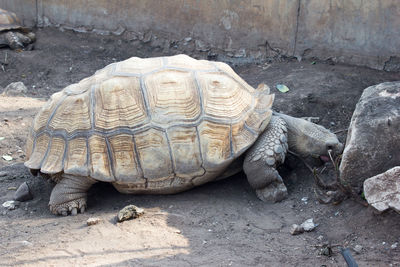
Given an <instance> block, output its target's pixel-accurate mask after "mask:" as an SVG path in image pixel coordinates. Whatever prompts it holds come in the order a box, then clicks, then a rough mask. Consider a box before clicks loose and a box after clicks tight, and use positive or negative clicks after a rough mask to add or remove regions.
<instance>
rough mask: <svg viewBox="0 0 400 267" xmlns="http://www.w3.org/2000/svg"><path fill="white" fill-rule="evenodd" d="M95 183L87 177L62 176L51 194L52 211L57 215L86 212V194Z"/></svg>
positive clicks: (50, 204) (50, 205)
mask: <svg viewBox="0 0 400 267" xmlns="http://www.w3.org/2000/svg"><path fill="white" fill-rule="evenodd" d="M55 180H57V179H55ZM95 182H96V181H95V180H94V179H92V178H89V177H85V176H74V175H67V174H62V177H61V179H60V180H58V183H57V184H56V185H55V186H54V189H53V191H52V192H51V196H50V202H49V207H50V211H51V212H52V213H53V214H56V215H69V214H70V215H77V214H78V212H80V213H83V212H85V210H86V198H87V193H86V192H87V190H89V188H90V187H91V186H92V185H93V184H94V183H95Z"/></svg>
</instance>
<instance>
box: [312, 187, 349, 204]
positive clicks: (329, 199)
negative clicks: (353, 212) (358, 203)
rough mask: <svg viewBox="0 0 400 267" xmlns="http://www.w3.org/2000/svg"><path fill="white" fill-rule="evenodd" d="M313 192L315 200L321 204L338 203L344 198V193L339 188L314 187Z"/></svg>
mask: <svg viewBox="0 0 400 267" xmlns="http://www.w3.org/2000/svg"><path fill="white" fill-rule="evenodd" d="M314 193H315V196H316V197H317V200H318V201H319V202H320V203H322V204H331V203H332V204H339V203H340V202H342V201H343V200H344V199H345V198H346V195H345V194H344V193H343V192H342V191H341V190H339V189H337V190H323V189H321V188H314Z"/></svg>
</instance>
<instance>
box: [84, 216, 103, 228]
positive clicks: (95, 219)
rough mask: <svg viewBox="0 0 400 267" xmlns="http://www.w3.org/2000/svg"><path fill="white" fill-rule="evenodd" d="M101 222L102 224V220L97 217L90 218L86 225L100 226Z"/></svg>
mask: <svg viewBox="0 0 400 267" xmlns="http://www.w3.org/2000/svg"><path fill="white" fill-rule="evenodd" d="M99 222H101V219H100V218H97V217H96V218H89V219H87V221H86V224H87V225H88V226H91V225H95V224H98V223H99Z"/></svg>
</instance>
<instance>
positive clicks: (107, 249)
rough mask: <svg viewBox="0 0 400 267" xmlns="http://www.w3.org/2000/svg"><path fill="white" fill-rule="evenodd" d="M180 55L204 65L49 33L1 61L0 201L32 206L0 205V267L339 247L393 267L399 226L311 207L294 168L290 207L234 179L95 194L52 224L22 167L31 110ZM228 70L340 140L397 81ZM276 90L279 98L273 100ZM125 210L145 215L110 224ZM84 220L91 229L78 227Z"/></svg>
mask: <svg viewBox="0 0 400 267" xmlns="http://www.w3.org/2000/svg"><path fill="white" fill-rule="evenodd" d="M181 52H185V53H187V54H189V55H192V56H196V57H198V58H206V57H207V54H199V53H196V51H193V46H192V48H190V47H189V48H188V47H172V48H170V49H169V50H168V51H166V50H165V48H158V47H151V46H150V45H146V44H142V43H140V42H138V41H129V40H128V38H125V36H124V35H123V36H101V35H90V34H79V33H74V32H70V31H65V32H61V31H59V30H57V29H41V30H38V31H37V43H36V45H35V49H34V50H32V51H22V52H18V51H10V50H7V49H1V50H0V64H1V66H2V68H1V69H0V92H1V91H2V89H1V87H3V88H5V87H6V86H7V85H8V84H9V83H11V82H16V81H22V82H23V83H24V84H25V85H26V86H27V88H28V93H27V94H26V96H19V97H4V96H2V97H0V126H1V127H0V137H1V138H0V139H1V140H0V156H2V155H9V156H12V158H13V160H11V161H6V160H4V159H2V158H0V202H1V203H3V202H5V201H7V200H11V199H12V198H13V195H14V193H15V188H16V187H18V186H19V185H20V184H21V183H23V182H25V181H27V182H28V184H29V186H30V188H31V191H32V194H33V196H34V198H33V200H30V201H27V202H22V203H21V204H20V206H19V207H18V208H16V209H15V210H7V209H5V208H3V207H1V206H0V265H1V266H3V265H5V266H8V265H10V266H67V265H68V266H85V265H89V266H294V265H298V266H345V261H344V260H343V258H342V256H341V255H340V253H339V251H340V249H341V248H350V251H351V253H352V255H353V257H354V258H355V260H356V261H357V263H358V264H359V266H400V215H398V214H396V213H393V212H389V213H385V214H381V215H377V214H374V212H373V211H372V210H371V209H369V208H366V207H364V206H363V205H361V204H360V203H359V202H357V201H354V200H352V199H350V198H348V199H346V200H345V201H343V202H342V203H340V204H338V205H333V204H329V205H323V204H320V203H319V202H318V201H317V198H316V196H315V194H314V187H315V185H314V179H313V175H312V174H311V172H310V171H309V170H308V169H307V168H306V167H304V165H303V164H302V163H301V162H295V163H294V164H291V165H290V166H283V167H282V168H281V170H280V172H281V174H282V176H283V178H284V180H285V183H286V184H287V186H288V191H289V197H288V199H286V200H284V201H282V202H280V203H276V204H266V203H263V202H261V201H260V200H258V199H257V197H256V195H255V193H254V191H253V190H252V189H251V188H250V186H249V184H248V182H247V180H246V178H245V176H244V175H243V174H242V173H241V174H238V175H235V176H234V177H231V178H228V179H225V180H221V181H218V182H214V183H209V184H206V185H204V186H200V187H198V188H195V189H192V190H190V191H187V192H184V193H180V194H176V195H166V196H154V195H153V196H152V195H145V196H135V195H123V194H119V193H118V192H117V191H116V190H115V189H114V188H113V187H112V186H111V185H109V184H105V183H98V184H96V185H95V186H93V187H92V188H91V189H90V191H89V198H88V210H87V212H86V213H84V214H78V215H77V216H68V217H62V216H54V215H52V214H51V213H50V212H49V210H48V207H47V204H48V201H49V196H50V192H51V189H52V187H53V186H54V185H53V184H51V183H49V182H48V181H46V180H44V179H43V178H41V177H33V176H32V175H31V174H30V173H29V172H28V171H27V170H26V169H25V168H24V166H23V162H24V157H25V155H24V153H25V152H24V145H25V141H26V136H27V133H28V129H29V127H30V124H31V121H32V118H33V117H34V115H35V113H36V112H37V110H38V109H39V108H40V106H41V105H43V103H44V101H46V100H47V99H48V98H49V96H50V95H51V94H53V93H54V92H57V91H59V90H61V89H62V88H64V87H65V86H67V85H69V84H71V83H74V82H77V81H79V80H80V79H82V78H84V77H87V76H89V75H91V74H93V73H94V72H95V71H96V70H97V69H100V68H102V67H104V66H106V65H107V64H109V63H112V62H115V61H119V60H124V59H126V58H129V57H131V56H139V57H150V56H160V55H172V54H178V53H181ZM233 67H234V68H235V70H236V71H237V72H238V73H239V75H240V76H242V77H243V78H244V79H245V80H246V81H247V82H248V83H249V84H251V85H252V86H257V85H258V84H259V83H261V82H265V83H267V84H268V85H270V87H271V88H272V90H273V91H275V93H276V102H275V109H276V110H278V111H281V112H285V113H287V114H289V115H294V116H299V117H302V116H312V117H319V123H320V124H322V125H324V126H325V127H327V128H329V129H331V130H332V131H335V132H338V135H339V138H340V139H341V140H342V141H345V138H346V129H347V127H348V125H349V122H350V118H351V115H352V112H353V110H354V108H355V104H356V103H357V101H358V99H359V97H360V95H361V93H362V91H363V89H364V88H366V87H367V86H370V85H374V84H377V83H380V82H384V81H393V80H400V74H399V73H386V72H381V71H376V70H371V69H367V68H360V67H353V66H344V65H335V64H333V63H332V62H329V61H328V62H321V61H318V60H316V61H314V62H313V61H302V62H297V61H295V60H290V59H286V60H283V61H282V62H276V61H274V62H270V63H261V64H247V65H234V66H233ZM3 68H4V70H3ZM276 84H285V85H287V86H288V87H289V88H290V91H289V92H288V93H285V94H283V93H280V92H279V91H277V90H276V89H275V85H276ZM128 204H134V205H137V206H139V207H142V208H144V209H145V214H144V215H143V216H141V217H140V218H138V219H135V220H130V221H125V222H123V223H117V221H116V214H117V213H118V211H119V210H120V209H121V208H123V207H124V206H126V205H128ZM90 217H99V218H100V219H101V220H102V221H101V222H100V223H99V224H97V225H94V226H90V227H89V226H87V225H86V220H87V219H88V218H90ZM309 218H313V219H314V222H316V223H317V224H318V226H317V228H316V229H315V230H314V231H312V232H308V233H303V234H300V235H296V236H292V235H291V234H290V228H291V225H292V224H294V223H296V224H300V223H302V222H303V221H304V220H306V219H309ZM357 245H358V246H361V247H362V249H361V250H359V252H356V251H355V250H354V247H356V246H357ZM330 249H331V250H332V253H326V252H327V251H328V252H330V251H329V250H330ZM324 251H325V253H323V252H324ZM324 254H327V255H324Z"/></svg>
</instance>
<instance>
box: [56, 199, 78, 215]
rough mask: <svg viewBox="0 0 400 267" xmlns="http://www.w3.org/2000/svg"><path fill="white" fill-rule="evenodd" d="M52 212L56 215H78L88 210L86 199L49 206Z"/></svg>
mask: <svg viewBox="0 0 400 267" xmlns="http://www.w3.org/2000/svg"><path fill="white" fill-rule="evenodd" d="M49 207H50V211H51V212H52V213H53V214H55V215H63V216H67V215H77V214H78V212H80V213H84V212H85V210H86V198H79V199H75V200H72V201H69V202H65V203H61V204H49Z"/></svg>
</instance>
